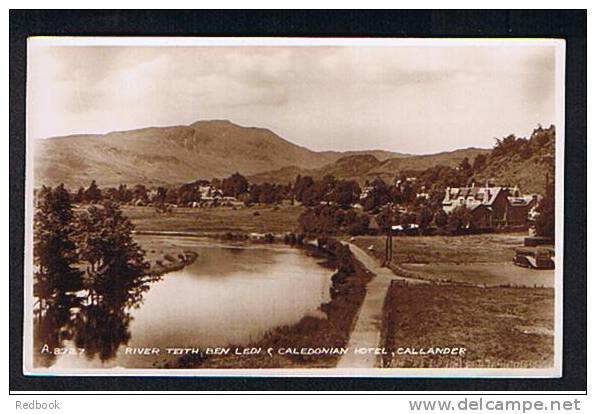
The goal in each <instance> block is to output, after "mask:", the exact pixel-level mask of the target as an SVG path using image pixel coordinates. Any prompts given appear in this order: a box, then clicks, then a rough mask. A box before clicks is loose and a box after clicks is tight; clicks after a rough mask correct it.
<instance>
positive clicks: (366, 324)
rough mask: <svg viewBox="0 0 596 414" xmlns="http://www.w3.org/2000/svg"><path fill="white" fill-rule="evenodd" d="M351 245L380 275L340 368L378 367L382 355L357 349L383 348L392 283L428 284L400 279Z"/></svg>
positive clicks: (371, 285) (372, 284) (370, 287)
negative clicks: (387, 297) (382, 337)
mask: <svg viewBox="0 0 596 414" xmlns="http://www.w3.org/2000/svg"><path fill="white" fill-rule="evenodd" d="M348 245H349V246H350V250H351V251H352V253H353V254H354V256H355V257H356V259H358V260H359V261H360V262H361V263H362V264H363V265H364V266H366V268H367V269H368V270H370V271H371V272H373V273H374V274H375V275H376V276H375V277H374V278H373V279H372V280H371V281H370V282H369V283H368V285H366V291H367V292H366V297H365V298H364V302H362V306H361V307H360V312H359V313H358V316H357V319H356V324H355V325H354V330H353V331H352V334H351V335H350V340H349V341H348V347H349V349H350V351H349V352H348V353H347V354H345V355H344V356H343V357H342V358H341V359H340V361H339V363H338V364H337V367H338V368H374V367H376V366H377V365H378V364H377V359H378V355H375V354H374V353H366V354H363V355H360V354H355V353H354V349H356V348H377V347H379V346H380V343H381V324H382V322H383V303H384V301H385V296H386V295H387V289H388V288H389V285H390V284H391V281H392V280H406V281H408V282H409V283H426V281H423V280H419V279H409V278H405V277H400V276H396V275H395V274H394V273H393V272H392V271H391V270H390V269H387V268H384V267H381V266H380V265H379V264H378V263H377V261H376V259H374V258H373V257H371V256H369V255H368V254H367V253H366V252H365V251H364V250H362V249H361V248H359V247H358V246H356V245H354V244H352V243H348Z"/></svg>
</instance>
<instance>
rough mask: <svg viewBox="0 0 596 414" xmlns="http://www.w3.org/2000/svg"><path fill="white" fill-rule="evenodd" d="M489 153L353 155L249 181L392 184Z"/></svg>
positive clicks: (273, 173)
mask: <svg viewBox="0 0 596 414" xmlns="http://www.w3.org/2000/svg"><path fill="white" fill-rule="evenodd" d="M490 152H491V150H488V149H481V148H466V149H461V150H455V151H450V152H441V153H437V154H430V155H410V156H402V157H394V158H390V159H386V160H379V159H378V158H376V157H375V156H373V155H370V154H359V155H350V156H346V157H342V158H340V159H338V160H337V161H335V162H333V163H330V164H327V165H325V166H323V167H320V168H311V169H302V168H299V167H296V166H288V167H283V168H281V169H279V170H274V171H267V172H264V173H260V174H256V175H254V176H252V177H250V178H249V179H250V181H252V182H257V183H263V182H275V183H287V182H289V181H293V180H294V179H295V177H296V176H297V175H310V176H312V177H314V178H321V177H324V176H325V175H328V174H329V175H333V176H335V177H336V178H340V179H350V180H356V181H358V182H359V183H361V184H362V183H363V182H364V181H366V180H371V181H372V180H374V179H375V178H377V177H378V178H382V179H384V180H386V181H391V180H392V179H394V178H395V176H396V175H398V174H401V173H403V172H408V171H422V170H425V169H427V168H429V167H433V166H435V165H445V166H449V167H455V166H457V165H458V164H459V163H460V161H461V160H463V159H464V158H466V157H467V158H468V159H469V160H470V162H471V161H472V160H473V159H474V158H475V157H476V156H477V155H478V154H490Z"/></svg>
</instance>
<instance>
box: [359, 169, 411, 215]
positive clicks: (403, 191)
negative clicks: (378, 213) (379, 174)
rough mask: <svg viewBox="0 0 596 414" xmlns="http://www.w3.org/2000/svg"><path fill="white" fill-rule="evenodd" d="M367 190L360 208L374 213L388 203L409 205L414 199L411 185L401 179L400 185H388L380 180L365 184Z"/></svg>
mask: <svg viewBox="0 0 596 414" xmlns="http://www.w3.org/2000/svg"><path fill="white" fill-rule="evenodd" d="M365 186H366V187H367V188H368V189H369V191H368V193H367V195H366V197H365V198H364V200H363V201H362V207H363V208H364V210H366V211H374V210H377V209H378V208H379V207H382V206H384V205H386V204H388V203H396V204H410V203H412V202H414V200H415V199H416V191H415V189H414V187H413V186H412V183H411V182H410V181H408V180H407V179H406V177H405V176H404V177H402V178H401V179H400V185H399V186H397V185H389V184H387V183H386V182H385V181H383V180H382V179H380V178H376V179H375V180H373V181H372V182H368V181H366V182H365Z"/></svg>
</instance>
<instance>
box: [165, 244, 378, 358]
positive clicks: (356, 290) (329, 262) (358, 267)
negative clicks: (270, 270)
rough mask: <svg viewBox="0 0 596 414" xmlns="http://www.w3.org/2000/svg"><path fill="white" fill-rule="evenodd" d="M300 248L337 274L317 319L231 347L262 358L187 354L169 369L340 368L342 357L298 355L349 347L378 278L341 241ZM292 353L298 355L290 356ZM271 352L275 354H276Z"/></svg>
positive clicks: (313, 318)
mask: <svg viewBox="0 0 596 414" xmlns="http://www.w3.org/2000/svg"><path fill="white" fill-rule="evenodd" d="M297 248H302V249H304V250H305V251H306V252H307V253H308V254H309V255H312V256H313V257H314V258H316V259H318V260H320V265H322V266H325V267H328V268H329V269H335V270H336V272H335V273H334V274H333V276H332V287H331V290H330V296H331V301H330V302H328V303H325V304H323V305H322V306H321V309H320V312H319V314H318V315H307V316H305V317H303V318H302V319H301V320H300V321H299V322H298V323H297V324H294V325H292V326H282V327H278V328H275V329H273V330H272V331H270V332H269V333H268V334H266V335H265V336H264V337H263V338H262V339H260V340H258V341H254V342H252V343H249V344H243V345H241V346H240V345H229V347H231V348H242V349H248V348H254V349H261V350H262V352H260V353H258V354H251V355H238V354H235V353H231V354H227V355H205V354H195V355H188V356H184V357H181V358H179V359H178V360H177V361H175V362H173V363H172V362H170V363H167V364H166V365H164V368H332V367H335V366H336V365H337V363H338V361H339V358H340V357H341V354H340V353H337V352H312V353H309V352H301V351H299V350H317V349H318V350H322V349H327V350H330V349H336V350H337V349H341V348H343V347H345V346H346V345H347V343H348V340H349V338H350V334H351V332H352V329H353V326H354V321H355V318H356V315H357V314H358V311H359V309H360V306H361V305H362V302H363V300H364V297H365V295H366V285H367V283H368V282H369V281H370V280H371V279H372V276H373V275H372V274H371V273H369V272H368V271H367V270H366V268H365V267H364V266H363V265H362V264H361V263H360V262H358V261H357V260H356V259H355V258H354V257H353V255H351V254H350V255H349V256H348V255H347V254H346V250H345V249H348V248H347V247H346V246H343V245H341V244H340V243H339V242H337V241H329V242H328V244H327V245H325V247H323V248H320V247H316V246H313V245H311V244H304V245H301V246H298V247H297ZM343 248H345V249H343ZM340 249H341V250H340ZM347 252H349V249H348V250H347ZM346 257H349V260H347V259H346ZM288 349H292V350H293V351H292V352H289V351H288ZM267 350H271V353H268V352H267Z"/></svg>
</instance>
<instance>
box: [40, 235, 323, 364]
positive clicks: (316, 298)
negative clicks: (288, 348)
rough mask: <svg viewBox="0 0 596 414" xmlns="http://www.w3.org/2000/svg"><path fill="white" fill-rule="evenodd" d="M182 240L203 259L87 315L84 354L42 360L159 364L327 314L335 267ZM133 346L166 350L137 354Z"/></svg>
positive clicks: (284, 252) (282, 251) (250, 247)
mask: <svg viewBox="0 0 596 414" xmlns="http://www.w3.org/2000/svg"><path fill="white" fill-rule="evenodd" d="M152 237H160V236H152ZM176 244H177V245H183V246H184V247H185V248H187V249H191V250H193V251H195V252H197V253H198V257H197V259H196V261H195V262H194V263H192V264H191V265H189V266H187V267H185V268H184V269H182V270H180V271H176V272H171V273H168V274H166V275H164V276H163V278H162V279H161V280H160V281H156V282H152V283H150V284H149V286H148V290H147V291H146V292H145V293H144V294H143V295H142V300H140V301H138V302H137V303H135V305H134V307H133V308H129V307H126V309H120V310H119V311H114V312H112V311H109V312H105V311H104V312H100V313H102V314H101V315H99V316H97V317H96V318H95V319H94V320H93V323H91V322H89V320H88V318H87V319H86V322H85V325H86V326H85V327H82V328H80V329H79V331H80V332H75V333H74V335H77V334H78V335H84V336H85V338H84V339H85V340H84V341H79V342H83V343H85V344H91V345H88V348H89V349H85V352H84V353H83V354H81V355H63V356H58V357H52V358H51V359H49V360H46V361H45V363H43V364H41V365H45V366H49V367H51V368H52V369H56V370H60V369H89V368H109V367H128V368H152V367H154V366H160V365H162V364H163V363H164V362H166V361H168V360H170V359H172V358H173V357H172V356H168V355H165V354H164V349H165V348H173V347H182V348H190V347H200V348H205V347H224V346H227V345H232V344H233V345H240V346H241V345H245V344H248V343H250V342H252V341H256V340H259V339H260V338H262V337H263V335H264V334H266V333H267V332H268V331H270V330H272V329H274V328H276V327H279V326H283V325H292V324H294V323H296V322H298V321H300V319H302V318H303V317H304V316H307V315H308V316H313V315H314V316H320V317H322V313H321V312H320V311H319V308H320V305H321V304H322V303H325V302H328V301H329V300H330V298H329V288H330V286H331V280H330V279H331V275H332V273H333V271H332V270H330V269H327V268H325V267H323V266H321V265H320V264H318V259H315V258H313V257H311V256H309V255H308V254H307V253H306V252H305V251H303V250H300V249H293V248H289V247H285V246H280V245H255V244H224V243H219V242H215V241H212V240H207V239H196V238H195V239H193V238H176ZM97 313H98V312H95V314H97ZM107 313H109V316H107V315H106V314H107ZM89 325H93V329H91V328H89ZM89 337H91V338H89ZM73 344H74V341H73V340H65V341H63V345H64V346H66V347H69V346H74V345H73ZM127 347H128V348H159V349H160V350H161V351H160V353H159V354H156V353H151V354H150V355H143V356H139V355H130V354H127V351H126V349H127ZM86 348H87V347H86ZM128 352H130V349H129V351H128Z"/></svg>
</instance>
